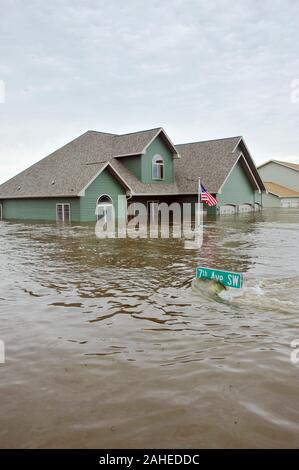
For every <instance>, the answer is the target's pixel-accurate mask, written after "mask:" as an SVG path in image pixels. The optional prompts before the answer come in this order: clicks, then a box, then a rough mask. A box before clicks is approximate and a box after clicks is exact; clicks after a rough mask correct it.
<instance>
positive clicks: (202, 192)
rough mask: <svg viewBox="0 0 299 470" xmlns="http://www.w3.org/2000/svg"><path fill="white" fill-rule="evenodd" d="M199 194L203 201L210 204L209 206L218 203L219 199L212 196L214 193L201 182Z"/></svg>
mask: <svg viewBox="0 0 299 470" xmlns="http://www.w3.org/2000/svg"><path fill="white" fill-rule="evenodd" d="M199 194H200V196H201V201H202V202H205V203H206V204H208V206H210V207H212V206H216V205H217V204H218V201H217V199H215V198H214V196H212V194H210V193H209V192H208V191H207V190H206V189H205V187H204V186H203V185H202V184H200V188H199Z"/></svg>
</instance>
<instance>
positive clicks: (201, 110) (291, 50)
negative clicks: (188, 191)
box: [0, 0, 299, 182]
mask: <svg viewBox="0 0 299 470" xmlns="http://www.w3.org/2000/svg"><path fill="white" fill-rule="evenodd" d="M0 7H1V17H0V34H1V41H0V80H4V82H5V90H6V102H5V103H0V182H2V181H4V180H5V179H7V178H8V177H10V176H13V175H14V174H15V173H17V172H18V171H20V170H22V169H23V168H25V167H27V166H28V165H29V164H31V163H33V162H34V161H37V160H39V159H40V158H42V157H43V156H45V155H46V154H48V153H50V152H51V151H52V150H55V149H56V148H58V147H59V146H61V145H63V144H65V143H66V142H67V141H69V140H71V139H72V138H74V137H76V136H77V135H79V134H80V133H82V132H84V131H85V130H87V129H95V130H103V131H111V132H120V133H121V132H130V131H133V130H137V129H143V128H150V127H156V126H158V125H162V126H163V127H165V129H166V131H167V132H168V134H169V135H170V136H171V138H172V139H173V140H174V141H175V142H184V141H186V142H188V141H194V140H204V139H210V138H217V137H225V136H231V135H239V134H242V135H244V137H245V139H246V140H247V143H248V146H249V148H250V150H251V151H252V154H253V156H254V158H255V160H256V162H258V163H259V162H262V161H263V160H265V159H266V158H270V157H274V158H280V159H291V160H293V161H299V133H298V124H299V104H298V103H292V101H291V93H292V88H291V83H292V81H293V80H295V79H297V78H299V54H298V52H299V36H298V28H299V2H297V1H295V0H294V1H292V0H283V1H279V0H271V1H270V0H264V1H263V2H260V1H257V0H243V1H242V2H233V1H229V0H216V1H214V2H211V4H209V3H208V2H204V1H199V0H174V1H173V0H160V1H156V0H152V1H151V2H142V1H140V0H139V1H138V0H128V1H127V2H123V1H119V0H113V1H105V0H98V1H96V0H89V1H83V0H82V1H78V0H60V1H58V0H53V1H52V2H47V3H46V2H40V1H38V0H27V1H26V2H25V1H24V0H0Z"/></svg>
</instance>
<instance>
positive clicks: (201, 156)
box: [175, 136, 265, 194]
mask: <svg viewBox="0 0 299 470" xmlns="http://www.w3.org/2000/svg"><path fill="white" fill-rule="evenodd" d="M176 147H177V149H178V151H179V153H180V155H181V160H178V161H177V162H176V166H175V172H176V181H177V183H178V186H179V188H180V191H181V192H182V193H184V192H186V193H196V192H197V185H198V178H199V177H200V178H201V181H202V183H203V184H204V186H205V187H206V188H207V190H208V191H209V192H211V193H213V194H216V193H218V192H220V191H221V188H222V186H223V185H224V183H225V181H226V180H227V178H228V176H229V174H230V172H231V171H232V169H233V168H234V166H235V165H236V163H237V162H238V161H239V159H240V157H241V156H242V155H243V158H244V160H245V161H246V164H245V166H246V165H247V167H248V168H247V173H248V174H249V175H250V178H251V180H252V181H253V182H254V181H255V183H254V184H255V185H256V187H257V189H261V190H265V187H264V185H263V182H262V180H261V178H260V176H259V175H258V172H257V170H256V167H255V164H254V162H253V160H252V158H251V156H250V153H249V151H248V149H247V147H246V145H245V143H244V141H243V138H242V137H240V136H237V137H229V138H225V139H216V140H208V141H203V142H194V143H189V144H180V145H176Z"/></svg>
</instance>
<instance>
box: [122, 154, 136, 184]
mask: <svg viewBox="0 0 299 470" xmlns="http://www.w3.org/2000/svg"><path fill="white" fill-rule="evenodd" d="M119 161H120V162H121V163H122V164H123V165H124V166H125V167H126V168H127V169H128V170H130V171H131V172H132V173H133V175H135V176H136V177H137V178H138V179H139V180H140V181H141V155H132V156H131V157H122V158H120V159H119Z"/></svg>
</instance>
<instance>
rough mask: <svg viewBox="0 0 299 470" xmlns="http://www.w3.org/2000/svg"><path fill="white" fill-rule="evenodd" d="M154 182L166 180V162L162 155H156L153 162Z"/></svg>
mask: <svg viewBox="0 0 299 470" xmlns="http://www.w3.org/2000/svg"><path fill="white" fill-rule="evenodd" d="M152 178H153V180H164V161H163V158H162V157H161V156H160V155H155V156H154V157H153V160H152Z"/></svg>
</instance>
